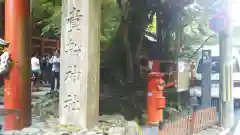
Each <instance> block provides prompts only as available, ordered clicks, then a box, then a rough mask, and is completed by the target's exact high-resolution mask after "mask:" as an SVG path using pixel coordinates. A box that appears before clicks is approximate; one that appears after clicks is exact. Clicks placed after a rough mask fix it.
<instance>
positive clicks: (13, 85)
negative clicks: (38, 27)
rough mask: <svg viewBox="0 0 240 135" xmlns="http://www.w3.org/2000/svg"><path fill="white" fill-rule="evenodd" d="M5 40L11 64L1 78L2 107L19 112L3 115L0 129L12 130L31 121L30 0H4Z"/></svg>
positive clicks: (20, 127)
mask: <svg viewBox="0 0 240 135" xmlns="http://www.w3.org/2000/svg"><path fill="white" fill-rule="evenodd" d="M4 2H5V3H4V4H5V40H6V41H7V42H9V43H10V45H9V47H8V48H7V49H6V51H8V52H10V54H11V59H12V60H13V68H12V69H11V71H10V73H9V76H8V78H5V81H4V108H5V109H14V110H18V111H19V112H20V120H19V121H18V120H17V119H16V115H14V114H12V115H8V116H5V117H4V130H16V129H22V128H24V127H27V126H30V125H31V90H30V72H31V69H30V53H31V47H30V42H31V36H30V35H31V32H30V30H31V29H30V28H31V26H32V25H30V24H31V23H30V17H31V16H30V0H5V1H4Z"/></svg>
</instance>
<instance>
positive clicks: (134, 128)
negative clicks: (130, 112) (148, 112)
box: [125, 121, 143, 135]
mask: <svg viewBox="0 0 240 135" xmlns="http://www.w3.org/2000/svg"><path fill="white" fill-rule="evenodd" d="M125 128H126V134H125V135H142V134H143V133H142V130H141V128H140V126H139V125H138V124H137V123H136V122H135V121H128V122H127V124H126V127H125Z"/></svg>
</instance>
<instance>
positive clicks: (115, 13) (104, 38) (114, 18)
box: [33, 0, 121, 48]
mask: <svg viewBox="0 0 240 135" xmlns="http://www.w3.org/2000/svg"><path fill="white" fill-rule="evenodd" d="M59 3H61V0H55V1H54V2H53V0H34V1H33V20H34V21H36V22H37V25H38V26H40V27H41V28H42V29H41V31H42V35H47V34H49V33H50V34H52V35H57V36H59V35H60V32H61V5H60V4H59ZM120 19H121V14H120V10H119V9H118V7H117V3H116V0H103V3H102V20H101V21H102V24H101V25H102V28H101V34H102V35H101V45H102V47H103V48H105V47H108V46H109V45H110V43H111V40H112V39H113V37H114V36H115V34H116V31H117V28H118V25H119V23H120Z"/></svg>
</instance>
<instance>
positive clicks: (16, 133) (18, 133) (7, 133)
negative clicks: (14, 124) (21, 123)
mask: <svg viewBox="0 0 240 135" xmlns="http://www.w3.org/2000/svg"><path fill="white" fill-rule="evenodd" d="M3 135H22V134H21V131H17V130H13V131H5V132H3Z"/></svg>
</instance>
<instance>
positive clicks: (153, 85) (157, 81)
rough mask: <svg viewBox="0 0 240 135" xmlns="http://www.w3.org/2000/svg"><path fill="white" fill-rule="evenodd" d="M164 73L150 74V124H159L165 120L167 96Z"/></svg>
mask: <svg viewBox="0 0 240 135" xmlns="http://www.w3.org/2000/svg"><path fill="white" fill-rule="evenodd" d="M163 76H164V75H163V74H162V73H159V72H152V73H149V75H148V98H147V102H148V103H147V110H148V124H153V125H154V124H158V123H159V122H160V121H162V120H163V109H164V108H165V102H166V101H165V97H164V96H163V90H164V83H165V82H164V80H163V79H162V78H163Z"/></svg>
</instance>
